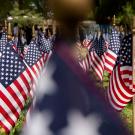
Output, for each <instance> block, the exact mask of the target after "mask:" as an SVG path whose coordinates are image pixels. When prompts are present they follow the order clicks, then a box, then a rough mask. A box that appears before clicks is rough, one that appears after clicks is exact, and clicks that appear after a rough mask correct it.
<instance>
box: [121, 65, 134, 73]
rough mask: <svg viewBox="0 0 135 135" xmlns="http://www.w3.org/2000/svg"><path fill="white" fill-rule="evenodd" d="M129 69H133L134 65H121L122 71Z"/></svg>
mask: <svg viewBox="0 0 135 135" xmlns="http://www.w3.org/2000/svg"><path fill="white" fill-rule="evenodd" d="M127 69H128V70H129V71H132V66H122V67H120V71H121V72H122V71H125V70H127Z"/></svg>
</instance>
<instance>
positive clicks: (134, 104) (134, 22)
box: [132, 16, 135, 135]
mask: <svg viewBox="0 0 135 135" xmlns="http://www.w3.org/2000/svg"><path fill="white" fill-rule="evenodd" d="M132 33H133V54H132V61H133V63H132V64H133V74H132V76H133V79H132V84H135V16H134V17H133V28H132ZM133 135H135V96H134V97H133Z"/></svg>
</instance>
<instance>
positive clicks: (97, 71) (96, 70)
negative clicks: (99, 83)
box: [91, 53, 102, 80]
mask: <svg viewBox="0 0 135 135" xmlns="http://www.w3.org/2000/svg"><path fill="white" fill-rule="evenodd" d="M91 58H92V64H91V66H92V67H93V69H94V70H95V72H96V73H97V74H98V76H99V78H100V79H101V80H102V75H101V74H100V72H99V70H98V69H97V68H96V67H95V65H94V64H93V61H94V60H93V59H94V58H93V53H91ZM94 62H95V61H94Z"/></svg>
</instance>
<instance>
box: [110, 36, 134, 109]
mask: <svg viewBox="0 0 135 135" xmlns="http://www.w3.org/2000/svg"><path fill="white" fill-rule="evenodd" d="M134 94H135V92H133V85H132V35H131V34H130V35H128V36H125V38H124V39H123V41H122V45H121V49H120V53H119V59H118V62H117V65H116V67H115V69H114V71H113V72H112V75H111V77H110V84H109V90H108V98H109V102H110V103H111V105H112V106H113V107H114V108H115V109H116V110H118V111H121V110H122V109H123V108H124V107H125V106H126V105H127V104H128V102H129V101H130V100H131V99H132V97H133V95H134Z"/></svg>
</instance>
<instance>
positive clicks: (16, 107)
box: [0, 33, 52, 132]
mask: <svg viewBox="0 0 135 135" xmlns="http://www.w3.org/2000/svg"><path fill="white" fill-rule="evenodd" d="M41 38H42V37H40V39H38V40H41V41H42V42H43V41H44V46H48V48H51V47H49V45H51V43H52V42H51V41H49V40H48V41H47V42H46V39H45V38H44V39H41ZM48 42H50V43H48ZM46 43H48V44H46ZM41 45H42V44H41V43H39V42H37V40H36V39H32V41H31V43H30V45H29V46H28V47H27V51H25V53H24V54H22V53H18V51H17V46H16V44H15V42H14V41H7V35H6V33H2V36H1V39H0V126H1V127H2V128H4V129H5V131H6V132H10V130H11V129H12V127H13V126H14V125H15V124H16V122H17V120H18V118H19V115H20V113H21V111H22V109H23V107H24V105H25V102H26V100H27V98H28V97H31V98H34V90H35V88H36V85H37V80H38V77H39V76H40V73H41V71H42V70H43V69H44V67H45V65H46V63H47V61H48V59H49V57H50V55H51V49H50V50H49V49H48V50H47V51H45V49H46V48H44V50H43V49H42V48H41Z"/></svg>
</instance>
